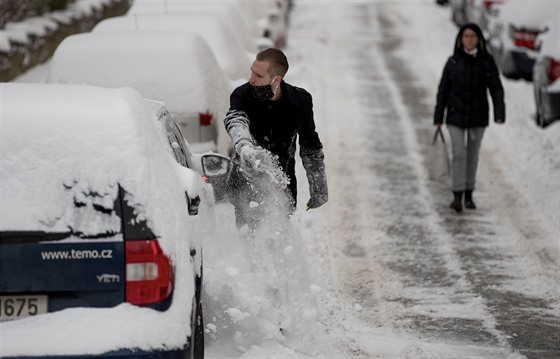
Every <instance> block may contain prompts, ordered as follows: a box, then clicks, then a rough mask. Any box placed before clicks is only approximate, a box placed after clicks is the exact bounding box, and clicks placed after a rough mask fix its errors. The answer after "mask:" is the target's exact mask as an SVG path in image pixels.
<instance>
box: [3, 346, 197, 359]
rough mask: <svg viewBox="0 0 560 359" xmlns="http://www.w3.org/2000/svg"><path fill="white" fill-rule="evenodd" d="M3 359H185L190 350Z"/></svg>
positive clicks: (115, 352) (123, 351) (124, 351)
mask: <svg viewBox="0 0 560 359" xmlns="http://www.w3.org/2000/svg"><path fill="white" fill-rule="evenodd" d="M2 358H4V359H39V358H45V359H70V358H72V359H74V358H75V359H88V358H89V359H91V358H100V359H126V358H138V359H142V358H150V359H179V358H181V359H185V358H190V350H189V349H188V348H187V349H184V350H171V351H155V352H145V351H131V350H119V351H114V352H109V353H105V354H99V355H69V356H66V355H64V356H58V355H55V356H52V355H48V356H17V357H2Z"/></svg>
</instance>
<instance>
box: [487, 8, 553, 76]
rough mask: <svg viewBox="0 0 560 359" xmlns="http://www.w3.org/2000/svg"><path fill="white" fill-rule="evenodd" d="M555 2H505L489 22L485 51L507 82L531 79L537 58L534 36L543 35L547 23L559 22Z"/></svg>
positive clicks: (535, 38) (535, 37)
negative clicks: (493, 60) (492, 58)
mask: <svg viewBox="0 0 560 359" xmlns="http://www.w3.org/2000/svg"><path fill="white" fill-rule="evenodd" d="M558 16H560V15H559V6H558V4H557V3H556V2H554V1H551V2H546V1H545V2H539V3H537V4H534V3H532V2H529V1H506V2H505V3H504V4H502V5H500V11H499V14H498V15H497V16H496V17H493V18H491V19H490V24H489V27H488V30H489V33H488V48H489V50H490V53H492V55H493V56H494V58H495V59H496V63H497V65H498V68H499V70H500V72H501V73H502V74H503V75H504V76H505V77H507V78H512V79H519V78H522V79H526V80H528V81H531V80H532V78H533V65H534V63H535V59H536V57H537V55H538V48H537V42H536V40H537V36H538V35H539V34H541V33H543V32H545V31H546V24H547V23H548V21H549V20H552V19H556V20H555V21H558Z"/></svg>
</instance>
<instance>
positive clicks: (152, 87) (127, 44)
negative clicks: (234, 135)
mask: <svg viewBox="0 0 560 359" xmlns="http://www.w3.org/2000/svg"><path fill="white" fill-rule="evenodd" d="M121 50H122V51H121ZM116 54H118V55H116ZM47 82H49V83H69V84H72V83H74V84H91V85H98V86H104V87H113V88H117V87H125V86H127V87H132V88H134V89H136V90H138V92H140V94H141V95H142V96H143V97H146V98H149V99H153V100H159V101H163V102H164V103H165V104H166V106H167V108H168V109H169V111H170V112H171V113H172V115H173V116H174V117H175V119H176V121H177V122H182V119H183V118H188V117H192V116H194V115H196V116H197V117H198V114H199V113H205V112H207V111H210V112H212V113H214V114H216V115H217V116H222V115H225V112H226V111H227V108H228V98H229V94H230V92H231V84H230V83H229V81H228V80H227V77H226V76H225V74H224V73H223V71H222V70H221V68H220V66H219V65H218V63H217V61H216V58H215V56H214V54H213V53H212V50H211V49H210V48H209V47H208V45H207V44H206V42H205V41H204V39H203V38H202V37H201V36H200V35H197V34H194V33H188V34H187V33H178V32H163V31H154V32H151V31H143V32H115V33H113V32H95V33H85V34H78V35H72V36H69V37H67V38H66V39H65V40H64V41H63V42H62V43H61V44H60V45H59V46H58V48H57V50H56V52H55V54H54V56H53V58H52V60H51V63H50V69H49V74H48V76H47Z"/></svg>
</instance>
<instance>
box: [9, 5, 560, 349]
mask: <svg viewBox="0 0 560 359" xmlns="http://www.w3.org/2000/svg"><path fill="white" fill-rule="evenodd" d="M456 32H457V29H456V27H455V26H454V25H453V24H452V23H451V21H450V14H449V9H448V8H447V7H439V6H437V5H436V4H435V2H434V1H428V0H426V1H410V2H406V1H399V2H383V1H362V2H359V1H353V2H342V1H338V2H336V1H324V2H321V1H303V0H302V1H296V6H295V8H294V11H293V14H292V17H291V25H290V32H289V36H288V46H287V48H286V53H287V55H288V58H289V60H290V65H291V68H290V71H289V73H288V74H287V77H286V81H287V82H289V83H291V84H294V85H296V86H300V87H304V88H306V89H307V90H308V91H310V92H311V93H312V94H313V96H314V104H315V108H314V110H315V116H316V123H317V128H318V132H319V135H320V136H321V139H322V141H323V143H324V145H325V154H326V165H327V173H328V178H329V189H330V200H329V203H328V204H327V205H325V206H324V207H322V208H320V209H317V210H312V211H308V212H306V211H304V208H303V206H304V204H305V203H306V201H307V195H308V190H307V186H306V181H305V174H304V172H303V169H302V167H301V166H300V165H298V178H299V184H298V186H299V204H298V207H299V208H298V211H297V212H296V214H295V215H294V217H293V218H292V221H291V224H290V226H289V228H281V229H279V230H276V228H273V230H271V231H269V232H268V233H265V234H263V236H262V237H259V239H261V240H262V241H261V242H256V243H246V242H244V241H242V240H240V239H239V236H238V235H237V234H236V233H237V232H236V229H235V226H234V220H233V215H232V211H231V208H230V207H229V206H228V205H222V206H220V208H218V210H219V215H220V221H219V223H221V224H222V225H221V226H220V228H219V229H218V230H219V233H220V235H219V238H217V240H216V241H213V242H211V243H205V249H204V261H205V262H204V271H205V272H204V276H205V296H204V304H203V305H204V310H205V324H206V332H207V336H206V342H207V349H206V353H207V357H209V358H307V357H313V358H351V357H359V358H422V359H423V358H446V359H447V358H527V357H528V358H533V357H535V358H536V357H538V356H537V355H538V354H536V353H537V351H538V348H536V349H535V350H534V351H532V352H531V351H523V350H517V347H515V345H516V344H515V343H514V344H512V343H513V342H514V340H518V339H520V338H519V336H521V334H519V333H510V332H509V331H508V329H507V328H506V327H505V325H503V323H504V321H505V319H504V318H501V317H500V316H499V315H496V314H495V313H496V308H495V306H494V304H495V303H493V302H492V298H489V297H485V296H484V295H483V294H484V292H483V291H479V290H478V289H477V288H478V287H479V283H477V282H476V273H474V272H476V271H485V270H488V271H489V272H491V273H494V272H492V271H493V270H495V269H496V268H498V269H499V270H497V271H498V272H499V273H500V274H501V275H502V277H505V278H506V279H505V280H504V281H502V282H500V281H499V280H496V282H492V283H483V284H484V286H486V287H488V288H490V289H491V290H496V292H500V291H503V292H505V291H509V292H508V293H514V294H523V295H526V296H529V297H531V296H532V298H534V299H535V301H537V300H539V301H540V300H542V301H543V302H546V303H547V305H546V306H545V308H544V309H542V311H541V313H540V314H542V316H543V318H544V317H545V316H546V317H547V318H553V319H554V318H556V319H555V320H558V318H559V317H560V299H559V296H560V294H559V283H560V279H559V273H560V271H559V270H558V269H559V236H558V234H559V233H560V122H557V123H555V124H553V125H551V126H550V127H548V128H547V129H546V130H542V129H540V128H538V127H537V126H536V125H535V122H534V119H533V116H534V100H533V93H532V85H531V84H530V83H528V82H524V81H509V80H505V79H504V80H503V83H504V87H505V92H506V106H507V119H506V124H505V125H502V126H499V125H496V124H493V123H492V124H491V125H490V127H489V128H488V130H487V131H486V134H485V138H484V141H483V145H482V154H481V161H480V170H479V177H478V180H479V183H478V188H477V192H476V193H475V200H477V204H478V206H479V209H477V211H476V212H475V213H474V214H469V213H465V214H463V215H462V216H456V215H455V214H454V213H450V210H449V209H448V208H447V205H448V201H450V200H451V198H450V197H451V196H450V192H449V190H448V184H446V183H443V184H437V183H432V182H430V181H429V180H428V178H427V174H426V171H425V169H424V166H423V161H424V155H425V152H424V149H425V148H426V143H428V142H429V141H430V140H431V138H430V137H431V133H432V132H431V131H432V125H431V124H432V121H431V112H430V111H429V110H431V109H433V105H434V101H435V92H436V90H437V85H438V82H439V78H440V75H441V71H442V69H443V65H444V63H445V61H446V59H447V57H448V56H449V55H450V54H451V52H452V44H453V41H454V38H455V36H456ZM387 36H390V37H387ZM388 53H390V54H391V56H392V57H391V56H388V55H387V54H388ZM46 68H48V64H46V65H43V66H40V67H37V68H36V69H34V70H33V71H30V72H28V73H27V74H25V75H23V76H21V77H20V78H18V79H17V80H16V81H19V82H41V76H43V75H42V74H44V73H45V71H46ZM400 68H402V71H403V72H402V73H403V74H405V72H409V73H411V74H412V80H410V79H409V78H400V77H399V75H400V72H399V71H396V70H395V69H400ZM380 88H381V90H380ZM407 91H409V92H407ZM412 101H413V102H414V103H415V104H416V105H417V106H418V107H416V108H415V107H413V106H412V105H411V104H410V102H412ZM415 110H417V111H415ZM422 110H423V111H422ZM387 119H389V120H392V121H393V122H390V121H388V120H387ZM393 134H398V136H396V137H395V139H396V140H400V141H401V142H397V143H394V142H395V141H393V138H392V137H391V136H392V135H393ZM422 134H429V135H428V136H425V137H426V138H424V137H422V136H421V135H422ZM386 141H387V142H388V143H387V144H386V145H387V146H388V148H390V149H392V152H387V153H385V152H381V150H380V148H381V147H380V146H382V145H383V146H385V142H386ZM376 146H377V147H376ZM376 149H377V151H376ZM398 168H405V170H403V171H402V173H400V174H399V175H397V176H396V177H391V173H392V171H396V170H397V169H398ZM385 175H387V178H389V179H391V180H392V182H399V181H398V180H399V179H401V180H402V181H403V182H404V183H403V184H400V183H396V184H395V183H391V181H388V180H387V179H386V178H385ZM395 178H396V179H397V180H396V181H395ZM407 182H408V183H407ZM392 185H402V186H403V188H409V192H407V193H402V201H403V202H406V201H407V200H408V199H409V197H414V199H415V202H414V205H415V207H414V208H408V207H404V208H403V207H401V203H399V202H394V198H393V195H394V194H393V193H391V192H390V191H391V190H392V187H391V186H392ZM406 186H409V187H406ZM442 223H443V224H442ZM446 223H452V226H455V227H457V228H460V229H461V231H458V232H453V231H451V232H450V231H449V228H451V227H446V226H445V224H446ZM469 226H472V227H473V229H472V232H473V233H474V234H472V235H471V236H469V235H468V233H469V230H470V229H469ZM272 227H273V225H271V228H272ZM419 229H421V230H422V231H423V233H428V234H431V235H432V236H433V238H431V239H428V240H427V242H422V244H424V243H427V244H430V245H433V247H430V246H424V247H417V245H416V244H415V243H414V241H413V240H412V239H414V240H416V239H417V237H418V236H417V233H416V232H415V230H419ZM480 231H482V232H484V231H487V233H482V234H480ZM265 232H266V231H265ZM465 233H467V234H465ZM478 235H481V237H480V238H479V237H477V236H478ZM270 238H272V240H273V242H269V241H268V240H269V239H270ZM279 238H281V239H279ZM408 239H411V240H410V243H409V244H408V245H407V246H404V247H398V245H399V243H401V242H405V241H406V240H408ZM479 239H480V240H481V242H483V243H482V244H481V246H482V247H483V248H486V249H488V250H490V251H493V253H494V254H495V252H503V253H504V256H505V257H506V259H505V260H504V261H500V260H499V259H497V258H496V257H495V256H494V257H492V258H490V259H488V260H487V261H486V262H484V261H483V263H482V264H478V263H477V260H479V259H480V258H478V257H473V258H472V263H471V262H469V257H467V258H466V259H465V255H466V254H465V253H466V252H467V250H468V249H471V250H474V249H476V248H474V247H472V248H471V247H464V248H463V247H460V246H461V245H462V243H461V242H464V243H465V245H466V246H470V245H474V243H475V242H477V241H478V240H479ZM393 242H394V243H393ZM407 243H408V242H407ZM392 246H393V247H392ZM392 248H393V250H391V249H392ZM403 248H404V250H403ZM473 248H474V249H473ZM478 249H479V250H480V248H478ZM423 250H426V251H433V252H434V256H435V257H433V258H435V260H437V263H436V262H426V258H428V259H432V257H430V256H426V255H425V254H424V252H423ZM543 258H547V259H546V261H544V260H543ZM403 261H407V265H409V266H410V267H411V268H415V270H416V272H418V276H419V278H421V274H422V273H423V272H424V271H425V270H427V269H426V268H428V269H429V268H431V267H438V268H439V267H441V268H444V269H445V271H444V272H445V273H443V274H442V276H443V277H446V276H448V277H450V278H452V279H453V284H450V285H440V286H429V285H426V284H425V283H424V282H421V281H419V283H416V284H414V285H413V284H410V283H409V282H407V281H405V280H403V279H402V278H403V277H402V276H401V273H399V272H398V270H397V269H398V268H397V267H396V266H393V267H391V266H390V265H389V264H391V263H396V264H399V263H400V264H402V262H403ZM440 261H441V262H444V264H441V263H440ZM506 264H507V265H506ZM473 273H474V274H473ZM407 275H409V277H410V274H407ZM473 278H474V279H473ZM496 283H499V284H496ZM506 314H507V313H506ZM412 315H416V316H420V315H421V316H422V318H430V319H431V320H432V321H426V322H423V324H421V325H416V324H415V323H413V320H412V319H410V318H414V317H412ZM403 318H404V319H403ZM450 318H451V319H457V320H458V321H459V322H460V323H470V322H469V320H471V319H472V320H473V321H475V322H476V323H480V328H479V329H478V330H479V332H483V333H488V334H487V336H485V335H486V334H485V335H481V337H482V339H480V337H477V336H476V335H473V336H472V337H471V339H472V340H465V338H469V333H468V332H467V333H466V334H465V335H464V337H461V336H453V335H452V334H455V333H456V331H455V332H454V331H452V329H453V328H451V329H450V333H452V334H450V335H444V334H445V330H444V329H441V328H440V329H438V328H435V327H437V326H438V320H446V319H450ZM512 320H515V318H512ZM521 320H522V319H519V321H521ZM554 323H558V322H557V321H556V322H554ZM415 325H416V326H415ZM552 327H554V325H553V326H552ZM280 328H282V330H280ZM556 328H558V327H556ZM115 331H118V328H115ZM465 331H467V330H466V329H465ZM431 333H435V334H434V335H430V334H431ZM539 335H540V336H541V337H543V336H544V337H545V339H546V338H553V336H554V335H557V332H556V333H554V332H552V331H551V332H545V333H539ZM477 338H478V339H479V340H477ZM551 341H553V339H552V340H551ZM556 349H557V350H556V352H554V353H557V352H558V347H556ZM554 353H552V354H547V353H545V354H543V356H541V357H542V358H548V357H554ZM547 355H550V356H547Z"/></svg>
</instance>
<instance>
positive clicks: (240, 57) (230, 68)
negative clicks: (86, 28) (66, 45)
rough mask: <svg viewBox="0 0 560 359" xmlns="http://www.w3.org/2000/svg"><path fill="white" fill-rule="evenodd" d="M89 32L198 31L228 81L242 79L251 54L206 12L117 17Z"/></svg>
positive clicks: (246, 70)
mask: <svg viewBox="0 0 560 359" xmlns="http://www.w3.org/2000/svg"><path fill="white" fill-rule="evenodd" d="M93 31H94V32H99V31H103V32H106V31H111V32H116V31H184V32H193V33H196V34H199V35H200V36H201V37H202V38H203V39H204V40H205V41H206V43H207V44H208V46H209V47H210V49H212V51H213V52H214V54H215V57H216V60H217V61H218V64H219V65H220V67H221V68H222V70H223V71H224V73H225V74H226V75H228V77H229V78H230V79H231V80H239V79H245V81H246V78H247V76H248V74H249V68H250V67H251V62H252V61H253V59H254V57H255V54H251V53H249V52H247V51H245V50H244V47H243V44H241V43H240V42H239V39H238V38H237V37H236V36H235V35H234V34H233V33H232V32H231V31H230V29H228V27H227V26H226V25H225V24H224V23H223V22H221V21H219V20H218V18H217V17H216V16H212V15H211V14H208V13H206V14H204V13H202V14H199V13H188V12H184V13H172V14H136V15H134V16H119V17H113V18H109V19H105V20H103V21H101V22H100V23H99V24H97V25H96V26H95V28H94V29H93Z"/></svg>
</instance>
